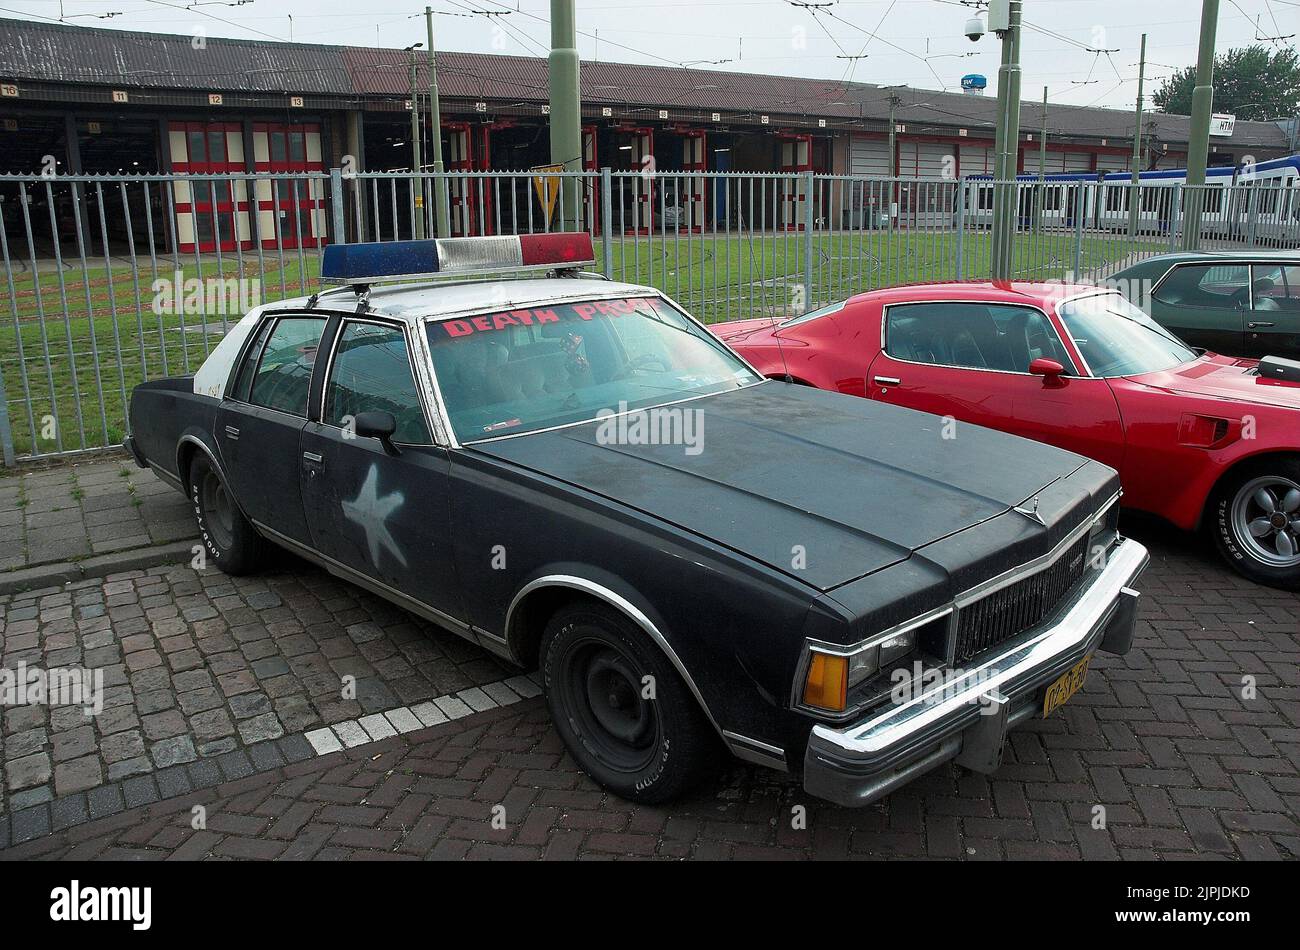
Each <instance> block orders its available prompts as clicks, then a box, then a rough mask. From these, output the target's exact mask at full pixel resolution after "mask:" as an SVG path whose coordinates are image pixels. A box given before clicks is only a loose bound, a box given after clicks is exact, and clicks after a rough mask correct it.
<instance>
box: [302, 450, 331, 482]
mask: <svg viewBox="0 0 1300 950" xmlns="http://www.w3.org/2000/svg"><path fill="white" fill-rule="evenodd" d="M302 467H303V468H304V469H306V471H307V476H308V477H309V478H315V477H316V476H317V475H319V474H321V473H322V472H324V471H325V458H324V456H321V455H317V454H316V453H315V452H303V453H302Z"/></svg>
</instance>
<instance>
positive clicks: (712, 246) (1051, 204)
mask: <svg viewBox="0 0 1300 950" xmlns="http://www.w3.org/2000/svg"><path fill="white" fill-rule="evenodd" d="M999 186H1000V187H1004V188H1006V189H1008V190H1013V191H1014V192H1015V198H1014V201H1015V207H1016V233H1015V235H1014V236H1013V239H1012V258H1011V259H1012V264H1013V271H1014V275H1015V277H1016V278H1017V279H1023V280H1057V279H1076V278H1079V279H1098V278H1104V277H1106V276H1108V275H1110V274H1112V273H1114V272H1115V271H1117V270H1119V269H1122V268H1123V267H1126V266H1128V265H1129V264H1131V263H1133V262H1135V261H1137V260H1140V259H1141V258H1142V257H1145V256H1148V255H1151V254H1155V253H1160V252H1163V251H1166V250H1172V249H1176V248H1177V247H1179V246H1181V243H1182V231H1183V227H1184V222H1185V221H1186V209H1187V207H1188V206H1189V205H1194V203H1199V204H1200V205H1201V207H1202V208H1203V209H1204V210H1203V213H1202V218H1201V230H1200V235H1199V242H1200V244H1201V246H1203V247H1237V248H1248V247H1257V246H1292V247H1293V246H1297V245H1300V189H1297V188H1293V187H1280V186H1277V185H1276V184H1270V183H1259V182H1255V183H1251V184H1245V185H1236V186H1229V187H1223V186H1215V185H1207V186H1203V187H1198V188H1188V187H1186V186H1182V185H1180V184H1178V183H1171V184H1165V183H1144V184H1143V185H1141V186H1140V187H1138V188H1136V189H1135V188H1134V187H1133V186H1132V185H1131V184H1129V183H1111V182H1074V181H1072V182H1062V181H1056V182H1054V181H1042V182H1037V181H1033V182H1025V181H1021V182H1015V183H1000V185H999V183H994V182H992V181H987V180H974V179H963V180H959V181H958V180H922V179H911V178H863V177H850V176H839V175H813V174H811V173H803V174H722V173H706V172H693V171H687V172H658V173H655V174H646V173H642V172H611V171H609V170H602V171H588V172H582V173H573V174H551V173H547V174H540V175H539V174H537V173H533V172H495V171H493V172H456V173H449V174H446V175H442V176H434V175H432V174H422V175H419V176H413V175H412V174H411V173H410V172H367V173H360V174H355V175H349V174H345V173H344V172H342V171H341V170H339V169H333V170H331V171H330V172H328V173H325V172H317V173H294V174H225V175H184V174H180V175H149V176H130V177H118V176H62V175H61V176H57V177H50V178H46V177H41V176H0V262H2V263H3V267H4V273H5V285H4V289H3V292H4V293H5V294H6V296H7V300H8V306H9V311H10V314H9V319H8V320H7V321H4V323H3V324H2V325H0V448H3V459H4V462H5V464H6V465H12V464H14V462H15V460H16V459H24V458H39V457H44V456H51V455H61V454H69V453H79V452H87V451H94V450H98V449H103V448H107V447H111V446H114V445H117V444H119V443H120V442H121V439H122V437H123V436H124V434H125V431H124V430H125V412H126V406H127V403H128V399H129V394H130V390H131V388H132V387H133V386H134V385H135V384H136V383H138V382H140V381H142V380H145V379H151V378H155V377H158V376H168V375H179V374H188V373H192V372H193V371H194V370H195V369H196V368H197V366H198V365H199V364H200V363H201V362H202V360H203V359H204V357H206V355H207V354H208V352H209V351H210V350H211V348H212V346H213V345H214V344H215V342H216V341H217V340H218V339H219V338H220V336H221V335H222V334H223V333H224V332H225V330H226V329H227V328H228V326H229V325H230V324H231V323H232V322H234V321H235V320H237V319H238V318H239V317H240V316H241V315H242V314H243V313H244V312H245V311H247V310H248V309H249V308H250V307H252V306H254V305H256V304H257V303H260V302H266V301H274V300H279V299H285V298H289V297H294V296H298V295H301V294H307V293H311V292H312V291H313V290H315V289H317V287H318V286H319V283H318V274H319V269H320V254H321V249H322V248H323V247H324V246H325V245H326V244H328V243H329V242H331V241H340V240H341V241H392V240H404V239H410V238H413V237H419V236H432V235H434V234H435V233H436V227H435V221H436V215H435V212H434V209H435V206H436V203H437V202H436V197H437V190H441V191H442V192H443V194H444V195H445V197H446V200H447V204H448V209H449V218H450V221H449V223H450V233H451V234H452V235H484V234H521V233H535V232H545V231H553V230H572V229H585V230H588V231H590V232H591V234H592V236H593V241H594V243H595V246H596V248H597V254H598V257H599V260H600V267H601V269H602V270H603V272H604V273H605V274H606V275H607V276H609V277H611V278H614V279H616V280H624V281H628V282H633V283H642V284H648V285H651V286H654V287H657V288H659V289H661V290H663V291H664V292H665V293H667V294H668V295H669V296H671V297H673V298H674V299H676V300H677V301H679V302H680V303H681V304H682V305H683V306H685V307H686V308H687V309H688V310H690V311H691V312H692V313H694V314H695V315H696V316H698V317H699V318H701V319H702V320H704V321H705V322H708V323H712V322H715V321H719V320H728V319H735V318H740V317H746V316H756V315H757V316H772V317H774V318H776V317H784V316H788V315H795V314H798V313H802V312H806V311H807V310H810V309H813V308H815V307H819V306H823V305H825V304H827V303H831V302H833V301H835V300H840V299H843V298H844V297H847V296H849V295H851V294H853V293H857V292H860V291H863V290H869V289H872V288H877V287H883V286H889V285H893V284H899V283H908V282H915V281H936V280H961V279H965V280H972V279H986V278H987V277H988V276H989V262H990V250H991V243H992V235H991V231H990V227H991V223H992V208H993V192H994V189H995V188H997V187H999ZM552 204H553V208H552V207H551V205H552ZM1133 206H1136V207H1137V209H1138V211H1137V214H1136V215H1135V216H1133V219H1134V220H1133V221H1132V222H1131V221H1130V217H1131V216H1130V208H1131V207H1133ZM566 209H569V210H568V211H567V212H566Z"/></svg>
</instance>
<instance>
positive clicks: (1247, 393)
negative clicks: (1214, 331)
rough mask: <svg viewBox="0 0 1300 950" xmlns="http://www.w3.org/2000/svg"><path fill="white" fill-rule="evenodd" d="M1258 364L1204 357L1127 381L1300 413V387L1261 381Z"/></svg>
mask: <svg viewBox="0 0 1300 950" xmlns="http://www.w3.org/2000/svg"><path fill="white" fill-rule="evenodd" d="M1257 362H1258V361H1257V360H1242V359H1235V358H1233V357H1230V356H1218V355H1216V354H1213V353H1207V354H1206V355H1205V356H1202V357H1201V358H1200V359H1198V360H1193V361H1192V362H1190V363H1184V364H1183V365H1181V366H1176V367H1174V368H1173V369H1168V370H1162V371H1161V372H1158V373H1144V374H1142V375H1140V376H1130V377H1128V378H1129V379H1131V380H1133V381H1134V382H1136V383H1140V384H1142V385H1144V386H1154V387H1156V388H1158V389H1164V390H1168V391H1169V392H1178V393H1189V394H1191V395H1196V396H1213V397H1216V398H1219V399H1232V400H1236V401H1238V402H1252V403H1259V404H1261V405H1269V406H1288V407H1290V408H1292V409H1300V384H1297V383H1287V382H1281V381H1278V380H1272V379H1262V378H1260V377H1259V376H1258V375H1256V373H1255V366H1256V365H1257Z"/></svg>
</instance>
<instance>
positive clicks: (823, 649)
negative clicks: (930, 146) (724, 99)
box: [127, 234, 1148, 805]
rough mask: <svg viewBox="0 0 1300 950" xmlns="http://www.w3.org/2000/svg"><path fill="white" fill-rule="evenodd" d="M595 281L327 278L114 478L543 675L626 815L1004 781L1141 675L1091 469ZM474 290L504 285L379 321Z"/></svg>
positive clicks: (145, 405) (357, 260) (214, 555)
mask: <svg viewBox="0 0 1300 950" xmlns="http://www.w3.org/2000/svg"><path fill="white" fill-rule="evenodd" d="M591 258H592V251H591V245H590V238H589V237H588V236H587V235H583V234H579V235H541V236H533V237H529V236H525V237H508V238H479V239H450V240H439V241H428V242H404V243H400V244H388V245H352V246H340V247H331V248H329V249H328V250H327V252H326V256H325V260H324V265H323V273H324V274H325V276H326V277H327V278H329V279H332V280H334V281H336V282H339V283H341V284H342V285H343V286H341V287H337V288H334V289H332V290H329V291H324V292H321V293H319V294H315V295H313V296H311V297H310V298H303V299H297V300H288V301H283V302H280V303H275V304H269V305H265V306H262V307H259V308H257V309H255V310H254V311H253V312H251V313H249V314H248V315H247V316H246V317H245V318H244V319H243V320H242V321H240V323H239V324H237V325H236V326H235V327H233V328H232V330H231V331H230V332H229V333H228V334H227V335H226V337H225V338H224V339H223V340H222V341H221V343H220V344H219V345H218V346H217V347H216V348H215V349H214V351H213V352H212V354H211V356H210V357H209V359H208V360H207V361H206V362H205V363H204V364H203V366H202V368H201V369H200V370H199V371H198V373H197V374H196V375H195V376H194V377H193V378H180V379H164V380H157V381H154V382H149V383H145V384H143V385H141V386H139V387H137V388H136V390H135V392H134V394H133V396H132V400H131V407H130V433H131V434H130V436H129V438H128V440H127V444H128V447H129V448H130V449H131V451H132V452H133V453H134V455H135V457H136V459H137V461H138V462H139V463H140V464H142V465H147V466H149V467H150V468H152V469H153V470H155V471H156V472H157V473H158V474H159V475H160V476H161V477H162V478H164V479H166V480H167V481H169V482H171V483H173V484H174V485H175V486H176V487H178V488H179V489H181V490H182V491H184V492H186V493H187V494H188V496H189V497H190V498H191V499H192V501H193V505H194V514H195V518H196V520H197V523H198V526H199V529H200V531H201V533H202V538H203V542H204V544H205V545H206V547H207V551H208V555H209V557H210V558H211V561H212V562H213V563H215V564H216V565H218V566H219V567H221V568H222V569H223V570H225V571H228V572H230V573H233V574H239V573H243V572H247V571H251V570H254V569H255V568H256V566H257V564H258V561H259V555H260V554H261V553H262V551H263V549H264V546H265V545H266V544H267V543H268V542H269V543H271V544H276V545H281V546H283V547H285V548H288V549H290V550H291V551H295V552H297V553H298V554H300V555H302V556H303V557H305V558H308V559H310V560H312V561H315V562H317V563H319V564H321V565H323V566H324V567H325V568H327V569H328V570H329V571H331V572H333V573H335V574H336V575H338V576H340V577H344V578H347V579H349V580H352V581H354V582H356V583H357V584H359V585H361V586H363V587H366V588H368V589H370V590H372V591H375V592H377V593H378V594H380V595H381V596H383V597H386V598H389V599H391V600H392V601H394V602H395V603H397V604H400V605H402V606H404V607H406V608H408V609H410V610H412V611H414V612H416V613H418V614H421V615H423V616H425V617H428V618H431V619H432V620H434V621H436V622H438V623H439V624H442V625H444V626H446V627H447V628H449V629H450V630H453V631H455V632H457V633H459V634H461V635H463V636H464V637H466V638H468V639H470V640H473V641H475V642H477V643H479V644H481V645H482V646H484V647H485V648H487V649H489V650H492V651H494V652H495V653H497V654H499V655H501V656H503V657H506V658H508V659H510V660H512V661H514V662H516V663H518V664H520V665H522V666H525V667H536V666H540V668H541V670H542V673H543V679H544V686H545V691H546V697H547V702H548V704H549V706H550V710H551V713H552V715H553V717H554V721H555V725H556V728H557V729H558V730H559V732H560V734H561V735H562V737H563V739H564V741H565V743H566V745H567V746H568V749H569V751H570V752H571V753H572V754H573V756H574V758H575V759H576V760H577V761H578V762H579V763H580V764H581V766H582V767H583V768H584V769H585V770H587V772H588V773H590V774H591V775H592V776H593V777H594V778H595V779H596V780H597V781H599V782H600V783H601V784H602V785H604V786H606V787H607V788H609V789H611V790H612V791H614V792H616V793H617V794H619V795H622V796H624V797H627V798H630V799H634V800H638V801H643V802H659V801H664V800H666V799H669V798H671V797H673V796H675V795H677V794H678V793H680V792H681V791H682V790H684V789H685V788H686V787H687V786H688V785H689V784H690V783H691V782H692V781H694V780H695V779H697V778H698V777H699V776H700V775H701V773H702V772H704V771H705V770H706V769H707V767H708V765H709V764H710V762H711V761H713V760H716V759H717V756H716V755H715V753H716V751H717V750H719V749H722V748H725V749H729V750H730V751H731V752H732V753H734V754H735V755H737V756H739V757H740V758H742V759H746V760H749V761H751V762H757V763H761V764H763V765H766V766H770V767H773V768H776V769H781V770H788V771H791V772H794V773H797V774H799V775H801V776H802V781H803V784H804V786H805V788H806V789H807V790H808V791H809V792H811V793H813V794H815V795H819V796H822V797H825V798H828V799H831V800H833V801H836V802H841V803H844V804H851V805H852V804H865V803H867V802H870V801H872V800H874V799H876V798H878V797H880V796H881V795H884V794H886V793H887V792H889V791H890V790H892V789H894V788H896V787H898V786H899V785H901V784H903V783H904V782H906V781H908V780H910V779H911V778H913V777H914V776H916V775H919V774H921V773H922V772H924V771H926V770H928V769H931V768H933V767H935V766H936V765H939V764H940V763H942V762H945V761H948V760H951V759H956V760H957V761H958V762H960V763H962V764H964V765H966V766H968V767H970V768H974V769H980V770H983V771H991V770H993V769H995V768H996V767H997V765H998V762H999V761H1000V756H1001V751H1002V748H1003V745H1004V742H1005V738H1006V733H1007V730H1008V729H1009V728H1010V727H1012V726H1014V725H1015V724H1017V723H1019V722H1021V721H1023V720H1024V719H1027V718H1029V717H1031V716H1034V715H1036V714H1038V715H1045V714H1048V713H1050V712H1051V711H1052V710H1053V709H1055V708H1056V707H1057V706H1059V705H1060V704H1061V703H1062V702H1064V701H1065V700H1066V699H1068V698H1069V696H1070V695H1071V694H1072V693H1073V692H1074V691H1075V690H1077V689H1078V688H1079V685H1080V684H1081V683H1082V681H1083V677H1084V675H1085V674H1086V671H1087V664H1088V659H1089V657H1090V656H1091V655H1092V653H1093V652H1094V651H1095V650H1098V649H1101V650H1106V651H1109V652H1113V653H1123V652H1125V651H1127V650H1128V648H1129V645H1130V643H1131V641H1132V637H1133V630H1134V623H1135V612H1136V602H1137V597H1138V595H1137V593H1136V592H1135V591H1134V590H1133V589H1132V586H1131V585H1132V584H1133V583H1134V581H1135V579H1136V578H1137V576H1138V575H1139V573H1140V572H1141V571H1142V569H1143V568H1144V566H1145V565H1146V563H1147V560H1148V558H1147V554H1146V551H1145V550H1144V549H1143V548H1142V546H1141V545H1139V544H1137V543H1136V542H1134V541H1131V540H1126V539H1123V538H1121V537H1120V536H1119V535H1118V534H1117V532H1116V519H1117V512H1118V505H1117V498H1118V494H1119V484H1118V480H1117V476H1116V473H1115V472H1114V471H1113V470H1112V469H1110V468H1107V467H1106V466H1104V465H1101V464H1099V463H1097V462H1092V461H1089V460H1087V459H1084V458H1081V457H1079V456H1076V455H1072V454H1070V453H1068V452H1063V451H1060V450H1058V449H1056V448H1052V447H1050V446H1046V445H1041V444H1038V443H1034V442H1029V441H1025V440H1023V439H1019V438H1016V437H1013V436H1009V435H1006V434H1003V433H1000V432H994V431H989V430H984V429H980V428H978V427H973V426H966V427H963V428H962V429H961V430H960V432H959V433H958V434H957V437H956V438H945V437H944V435H943V433H942V431H941V430H942V420H940V419H937V418H936V417H934V416H930V415H926V414H923V413H918V412H913V411H910V410H906V409H899V408H896V407H892V406H886V405H882V404H880V403H875V402H871V401H870V400H865V399H855V398H852V397H849V396H841V395H839V394H835V393H828V392H820V391H817V390H813V389H808V388H803V387H797V386H792V385H787V384H784V383H781V382H777V381H772V380H765V379H763V378H762V377H760V376H759V375H758V374H757V373H756V372H755V371H754V370H753V369H752V368H751V367H750V366H749V365H748V364H746V363H745V362H744V361H743V360H742V359H741V358H740V357H738V356H737V355H736V354H734V353H733V352H732V351H731V350H729V349H727V348H726V347H725V346H724V345H722V344H721V343H720V342H719V341H718V340H717V339H716V338H715V337H713V336H712V335H711V334H710V333H709V332H708V331H707V330H706V329H705V328H704V327H703V326H701V325H700V324H698V323H697V322H695V321H694V320H693V319H692V318H691V317H689V316H688V315H687V314H686V313H684V312H683V311H682V310H681V309H680V308H679V307H677V306H676V305H675V304H674V303H673V302H672V301H671V300H669V299H667V298H666V297H664V296H663V295H662V294H660V293H659V292H658V291H656V290H653V289H651V288H649V287H641V286H635V285H629V284H622V283H615V282H612V281H607V280H603V279H599V278H597V277H594V276H592V275H583V274H581V273H579V272H578V269H579V268H580V267H582V266H583V265H584V264H592V263H594V262H593V261H592V260H591ZM489 262H492V263H493V265H494V266H501V265H503V264H504V265H508V266H509V267H510V269H511V270H512V271H513V272H522V274H523V276H520V275H519V274H518V273H516V276H514V277H513V278H505V279H503V278H501V277H499V276H498V277H494V278H493V279H487V280H484V279H467V280H463V281H461V282H441V283H440V282H437V281H434V282H428V281H426V282H425V283H417V284H410V283H407V284H402V285H393V284H390V285H388V286H380V284H381V282H382V281H383V280H385V279H387V278H388V277H391V276H393V275H402V276H403V277H409V276H412V275H419V274H423V273H430V272H436V273H437V274H438V275H440V276H446V275H448V274H454V273H461V274H482V273H483V272H484V270H485V269H486V268H487V267H488V264H489ZM530 270H533V271H539V272H546V276H542V277H535V276H534V277H530V276H527V273H528V271H530Z"/></svg>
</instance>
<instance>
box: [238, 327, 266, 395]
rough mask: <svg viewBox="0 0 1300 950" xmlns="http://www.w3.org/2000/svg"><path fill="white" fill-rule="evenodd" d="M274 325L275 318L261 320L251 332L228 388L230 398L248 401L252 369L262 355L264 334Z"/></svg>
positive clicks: (264, 343) (264, 341)
mask: <svg viewBox="0 0 1300 950" xmlns="http://www.w3.org/2000/svg"><path fill="white" fill-rule="evenodd" d="M274 325H275V320H273V319H272V320H263V321H262V323H261V325H260V326H259V327H258V328H257V330H256V332H255V333H254V334H253V339H252V340H250V341H249V344H248V349H247V350H245V351H244V362H243V363H241V364H240V366H239V375H238V376H237V377H236V378H235V385H234V388H233V389H231V390H230V396H231V398H233V399H238V400H239V401H240V402H248V387H249V385H250V384H251V383H252V381H253V370H254V369H255V368H256V367H257V361H258V360H259V359H261V357H262V348H263V347H264V346H265V345H266V335H267V334H268V333H270V332H271V327H272V326H274Z"/></svg>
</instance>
